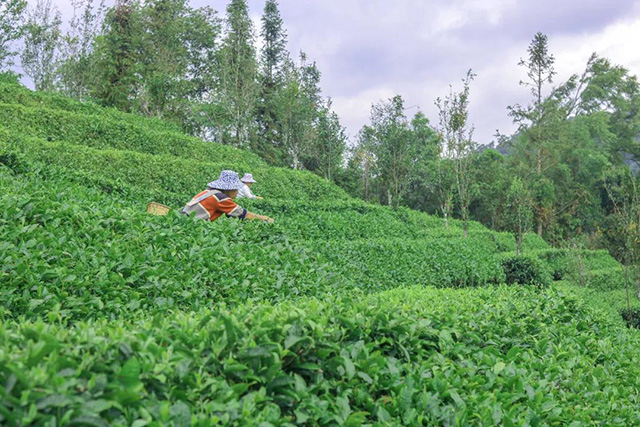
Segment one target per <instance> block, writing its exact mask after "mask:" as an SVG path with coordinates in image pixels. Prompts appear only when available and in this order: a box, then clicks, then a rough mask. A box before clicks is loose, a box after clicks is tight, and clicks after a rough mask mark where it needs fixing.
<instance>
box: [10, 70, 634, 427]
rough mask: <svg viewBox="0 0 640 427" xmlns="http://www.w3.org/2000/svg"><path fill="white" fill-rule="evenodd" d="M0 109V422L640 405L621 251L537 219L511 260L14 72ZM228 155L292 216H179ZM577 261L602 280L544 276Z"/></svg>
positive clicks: (625, 412) (419, 417)
mask: <svg viewBox="0 0 640 427" xmlns="http://www.w3.org/2000/svg"><path fill="white" fill-rule="evenodd" d="M0 118H1V120H0V189H1V190H2V191H0V301H2V304H1V305H0V384H2V386H1V387H0V425H9V426H23V425H56V426H57V425H61V426H62V425H70V426H71V425H92V426H106V425H134V426H138V427H141V426H144V425H150V426H160V425H176V426H185V425H201V426H210V425H238V426H239V425H264V426H266V425H283V426H288V425H347V426H349V425H351V426H358V425H531V426H535V425H566V424H569V425H637V424H639V422H640V419H639V415H638V411H637V409H636V408H637V406H638V403H639V402H638V394H637V390H638V388H639V386H640V380H638V378H640V375H638V374H639V373H640V372H639V370H640V363H639V362H640V360H639V357H640V356H638V352H637V348H638V344H640V341H639V340H640V335H638V334H637V333H635V331H634V330H628V329H626V328H625V326H624V322H623V320H622V318H621V316H620V311H619V310H620V309H621V308H622V305H621V304H622V301H623V300H625V299H626V295H624V294H623V293H624V290H623V288H621V287H620V283H619V280H620V277H621V276H620V273H621V271H622V269H621V267H620V266H619V265H618V264H617V263H616V262H615V260H613V258H611V257H609V256H608V255H607V254H606V253H604V252H592V251H580V252H576V251H567V250H556V249H550V248H549V247H548V245H547V244H546V242H544V241H543V240H542V239H540V238H539V237H538V236H536V235H533V234H529V235H527V236H526V237H525V239H524V245H523V246H524V251H525V254H524V255H523V256H520V257H516V256H515V255H514V254H513V252H514V251H515V240H514V238H513V236H512V235H510V234H508V233H496V232H493V231H489V230H487V229H486V228H484V227H483V226H482V225H480V224H478V223H475V222H471V223H470V226H469V235H468V237H466V238H465V237H464V236H463V232H462V228H461V224H460V222H459V221H456V220H451V221H450V222H449V227H445V226H444V222H443V221H442V219H439V218H436V217H433V216H429V215H425V214H423V213H419V212H415V211H411V210H409V209H406V208H399V209H398V210H393V209H391V208H388V207H383V206H377V205H372V204H368V203H365V202H363V201H359V200H354V199H352V198H349V197H348V196H347V195H346V193H345V192H344V191H342V190H340V189H339V188H337V187H336V186H334V185H332V184H330V183H329V182H327V181H325V180H322V179H320V178H319V177H317V176H314V175H312V174H309V173H305V172H300V171H291V170H287V169H278V168H270V167H267V166H266V165H265V164H264V163H263V162H261V161H259V159H257V157H255V156H253V155H250V154H247V153H245V152H242V151H239V150H234V149H232V148H229V147H226V146H225V147H222V146H217V145H212V144H204V143H202V142H200V141H198V140H196V139H194V138H189V137H186V136H183V135H181V134H180V133H179V132H178V131H177V129H176V128H175V127H173V126H172V125H167V124H165V123H162V122H160V121H157V120H146V119H142V118H139V117H135V116H131V115H127V114H123V113H120V112H117V111H115V110H110V109H102V108H100V107H97V106H95V105H92V104H85V103H78V102H76V101H71V100H68V99H66V98H64V97H60V96H58V95H54V94H45V93H37V92H31V91H29V90H26V89H24V88H22V87H20V86H18V85H16V84H15V83H12V82H10V81H7V80H6V79H3V78H2V77H0ZM226 168H230V169H236V170H238V172H244V171H250V172H253V173H254V174H255V175H256V177H257V178H258V180H259V183H258V184H257V186H256V187H255V190H256V193H257V194H259V195H263V196H265V197H266V199H265V200H242V201H241V203H242V205H243V206H245V207H247V208H249V209H250V210H252V211H256V212H259V213H263V214H267V215H269V216H272V217H274V218H275V219H276V223H275V224H271V225H266V224H261V223H251V222H240V221H235V220H228V219H224V218H223V219H220V220H218V221H215V222H213V223H205V222H201V221H195V220H190V219H188V218H186V217H184V216H182V215H180V214H179V213H178V210H179V209H180V208H181V207H182V206H183V205H184V203H185V202H186V201H187V200H189V198H190V197H192V196H193V195H194V194H195V193H196V192H198V191H200V190H202V189H203V188H204V186H205V185H206V183H207V182H208V181H210V180H212V179H214V178H216V177H217V175H218V173H219V171H220V169H226ZM149 201H157V202H161V203H165V204H167V205H169V206H171V207H172V208H173V211H172V212H170V214H169V215H167V216H165V217H155V216H151V215H148V214H146V213H145V212H144V210H145V206H146V203H147V202H149ZM576 254H577V255H579V256H580V257H581V259H583V260H584V264H585V266H586V270H587V273H588V274H587V277H588V280H587V285H588V287H584V288H576V287H575V286H572V285H570V284H560V285H558V289H559V291H556V290H555V288H554V287H542V286H541V285H546V284H548V283H549V282H550V279H551V278H550V272H553V274H554V275H555V276H556V278H570V277H571V269H572V268H573V267H572V264H571V257H573V256H575V255H576ZM504 282H506V283H523V284H535V285H538V286H540V288H532V287H529V286H511V287H509V286H501V285H499V284H500V283H504ZM485 285H492V286H485ZM445 288H456V289H445ZM609 289H610V290H609ZM569 295H578V296H579V299H576V298H574V297H572V296H569ZM582 300H584V301H586V302H587V303H588V305H586V304H584V303H583V302H582ZM639 304H640V302H637V301H636V302H633V303H632V304H631V306H632V308H638V307H640V305H639ZM570 423H572V424H570Z"/></svg>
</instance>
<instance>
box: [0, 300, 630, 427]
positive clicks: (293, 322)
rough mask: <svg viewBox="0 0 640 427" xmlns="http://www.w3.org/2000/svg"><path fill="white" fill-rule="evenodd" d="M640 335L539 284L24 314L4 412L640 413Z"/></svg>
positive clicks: (452, 416)
mask: <svg viewBox="0 0 640 427" xmlns="http://www.w3.org/2000/svg"><path fill="white" fill-rule="evenodd" d="M488 301H491V307H488V306H487V305H486V304H487V302H488ZM512 319H518V320H517V322H514V321H513V320H512ZM558 320H560V321H558ZM488 343H491V344H490V345H488ZM639 344H640V342H639V340H638V338H637V336H632V335H624V334H621V333H620V330H619V329H617V327H616V326H615V325H611V324H609V323H607V322H600V321H599V320H598V318H597V316H596V314H595V313H594V312H593V311H592V310H589V309H588V308H587V307H585V306H584V305H582V304H580V303H579V302H577V301H576V300H575V299H572V298H568V297H563V296H561V295H559V294H557V293H555V292H553V291H543V293H542V294H540V293H539V291H537V290H529V289H526V288H496V289H491V288H490V289H479V290H467V291H435V290H431V289H426V290H424V289H423V290H419V289H409V290H396V291H391V292H385V293H381V294H378V295H373V296H369V297H365V298H357V297H356V296H354V297H353V298H344V299H343V298H340V299H331V300H328V301H326V302H319V301H316V300H310V301H307V302H304V303H297V304H293V303H283V304H281V305H278V306H275V307H274V306H270V305H255V306H246V307H238V308H236V309H233V310H229V309H227V308H225V307H224V306H221V307H219V308H218V309H216V310H214V311H202V312H199V313H197V314H190V313H171V315H169V316H167V315H164V316H156V317H153V316H141V317H140V318H138V319H136V320H132V321H129V322H124V323H122V324H119V325H114V324H113V323H112V322H106V321H100V322H89V323H79V324H77V325H76V326H75V327H74V328H73V329H67V328H65V327H64V326H57V325H55V324H44V323H41V322H36V323H34V322H24V323H23V324H21V325H16V324H12V323H10V324H5V326H4V327H3V328H2V329H0V348H1V349H2V351H1V352H0V357H1V359H0V360H2V369H0V381H2V383H3V384H7V386H6V387H3V394H2V397H0V402H1V405H2V406H1V407H2V408H3V411H2V412H0V414H1V415H0V417H3V419H4V421H5V422H7V423H12V422H13V423H16V422H18V420H28V421H29V422H32V423H46V422H51V421H52V420H53V419H67V420H69V421H70V422H75V423H80V422H83V423H88V422H91V423H93V424H96V423H110V424H134V423H137V424H142V423H147V422H156V423H159V424H171V423H173V424H176V425H185V424H193V425H209V424H210V423H211V422H212V421H213V422H217V423H222V424H237V425H241V424H251V423H256V422H270V423H272V424H278V423H282V422H290V423H302V422H305V423H311V424H319V425H320V424H322V425H324V424H347V425H350V424H353V425H356V424H359V423H369V424H375V423H394V422H395V423H401V424H405V425H408V424H429V425H435V424H456V423H459V424H483V425H492V424H499V423H504V424H509V425H522V424H535V423H545V424H546V423H549V424H553V423H557V424H568V423H571V422H574V423H575V422H581V423H583V424H599V423H607V422H610V421H611V420H617V421H616V422H618V423H620V424H627V425H631V424H636V423H637V422H638V421H639V419H638V414H637V411H636V409H635V408H636V399H635V397H634V396H635V393H634V390H635V389H636V388H637V386H638V384H637V381H638V380H637V378H638V376H637V375H636V374H637V373H638V368H637V366H638V365H639V364H640V363H639V362H640V361H639V360H638V355H637V346H638V345H639ZM603 347H604V348H615V349H616V351H615V352H606V353H603V352H602V350H601V349H602V348H603ZM569 351H570V352H571V353H568V352H569ZM568 354H575V355H576V356H575V357H567V355H568ZM461 367H466V368H464V369H463V368H461ZM480 385H481V386H480ZM497 390H499V392H496V391H497ZM585 396H589V398H585ZM514 399H515V400H514ZM612 402H615V403H612Z"/></svg>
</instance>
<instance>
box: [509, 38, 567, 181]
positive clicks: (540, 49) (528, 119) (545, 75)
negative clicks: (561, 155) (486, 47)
mask: <svg viewBox="0 0 640 427" xmlns="http://www.w3.org/2000/svg"><path fill="white" fill-rule="evenodd" d="M527 52H528V53H529V57H528V58H527V59H521V60H520V62H519V64H518V65H520V66H523V67H525V68H526V69H527V77H528V81H520V84H521V85H523V86H527V87H529V88H530V90H531V95H532V96H533V101H532V103H530V104H529V105H528V106H526V107H522V106H520V105H518V104H516V105H514V106H510V107H508V109H509V115H510V116H511V117H513V120H514V122H516V123H517V124H518V125H519V126H520V130H521V131H524V132H525V133H526V134H527V135H528V138H529V142H530V144H531V145H532V146H533V149H534V151H535V159H536V168H537V171H538V174H541V173H542V168H543V165H542V164H543V157H544V143H545V141H544V138H545V135H544V124H545V122H544V119H545V103H544V101H545V93H544V92H545V88H546V84H547V83H549V84H550V83H553V76H554V75H555V74H556V72H555V69H554V67H553V65H554V63H555V58H554V57H553V55H552V54H550V53H549V46H548V39H547V36H546V35H544V34H542V33H540V32H538V33H536V35H535V36H534V37H533V40H532V41H531V44H530V45H529V48H528V49H527Z"/></svg>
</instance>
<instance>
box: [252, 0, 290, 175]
mask: <svg viewBox="0 0 640 427" xmlns="http://www.w3.org/2000/svg"><path fill="white" fill-rule="evenodd" d="M260 35H261V37H262V40H263V43H264V45H263V47H262V52H261V55H260V71H259V74H260V75H259V80H260V100H259V103H258V109H257V121H258V130H259V139H258V140H257V141H256V147H255V148H254V149H255V151H256V152H258V153H259V154H260V155H261V156H262V157H263V158H265V159H266V160H268V161H269V162H270V163H275V164H278V163H280V162H281V160H280V157H281V155H282V153H281V151H282V140H281V139H282V133H281V129H279V126H278V125H279V120H278V105H276V102H277V101H276V97H277V94H276V92H277V91H278V90H280V89H281V88H282V86H283V83H284V67H285V61H286V59H287V56H288V53H287V50H286V45H287V34H286V31H285V30H284V28H283V22H282V17H281V16H280V11H279V9H278V2H277V1H275V0H267V2H266V3H265V7H264V13H263V15H262V28H261V32H260Z"/></svg>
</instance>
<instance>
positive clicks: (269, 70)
mask: <svg viewBox="0 0 640 427" xmlns="http://www.w3.org/2000/svg"><path fill="white" fill-rule="evenodd" d="M282 24H283V22H282V18H281V17H280V11H279V10H278V2H277V1H275V0H267V2H266V3H265V6H264V14H263V15H262V31H261V33H260V35H261V36H262V39H263V41H264V46H263V48H262V55H261V58H260V80H261V84H262V89H263V94H264V93H265V92H267V93H268V92H271V93H272V92H273V91H275V89H276V87H277V86H278V84H279V83H280V82H282V72H283V67H284V61H285V59H286V57H287V50H286V48H287V33H286V31H285V30H284V29H283V28H282Z"/></svg>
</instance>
